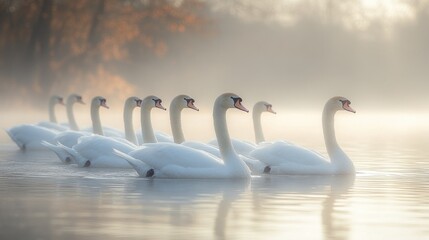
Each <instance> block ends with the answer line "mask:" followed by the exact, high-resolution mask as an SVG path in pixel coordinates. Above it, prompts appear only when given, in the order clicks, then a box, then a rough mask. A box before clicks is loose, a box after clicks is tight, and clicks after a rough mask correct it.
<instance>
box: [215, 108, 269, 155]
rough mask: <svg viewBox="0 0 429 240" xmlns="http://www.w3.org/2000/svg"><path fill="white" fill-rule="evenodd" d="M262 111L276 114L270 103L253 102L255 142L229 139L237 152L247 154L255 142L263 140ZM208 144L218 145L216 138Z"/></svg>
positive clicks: (252, 148)
mask: <svg viewBox="0 0 429 240" xmlns="http://www.w3.org/2000/svg"><path fill="white" fill-rule="evenodd" d="M264 112H270V113H273V114H276V112H274V111H273V109H272V105H271V104H269V103H267V102H265V101H260V102H257V103H255V105H254V106H253V112H252V117H253V129H254V131H255V142H256V144H253V143H251V142H248V141H244V140H238V139H231V141H232V145H233V146H234V149H235V151H236V152H237V153H239V154H242V155H245V156H247V155H249V153H250V152H251V151H253V150H255V149H256V147H257V144H260V143H263V142H265V137H264V133H263V132H262V125H261V115H262V113H264ZM209 144H211V145H213V146H217V145H218V144H217V141H216V140H213V141H211V142H210V143H209Z"/></svg>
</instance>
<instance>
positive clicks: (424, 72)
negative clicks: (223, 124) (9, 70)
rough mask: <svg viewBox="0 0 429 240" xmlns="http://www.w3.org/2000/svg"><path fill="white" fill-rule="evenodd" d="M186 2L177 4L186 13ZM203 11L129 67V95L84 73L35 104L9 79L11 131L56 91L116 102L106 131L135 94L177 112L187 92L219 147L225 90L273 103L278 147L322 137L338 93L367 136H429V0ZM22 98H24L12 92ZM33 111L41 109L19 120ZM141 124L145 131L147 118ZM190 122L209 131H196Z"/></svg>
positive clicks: (244, 119)
mask: <svg viewBox="0 0 429 240" xmlns="http://www.w3.org/2000/svg"><path fill="white" fill-rule="evenodd" d="M183 2H184V1H171V3H172V4H174V5H176V6H180V5H181V4H183ZM201 3H202V5H201V6H202V7H201V8H200V9H199V11H200V12H198V14H200V15H202V16H204V17H205V18H206V19H207V22H206V23H205V25H204V26H203V31H201V33H198V34H195V33H186V32H185V33H184V34H179V35H174V36H169V38H168V39H167V40H166V44H167V46H168V47H167V51H166V54H165V55H163V56H161V57H146V58H143V61H134V62H133V61H132V60H131V61H130V60H127V61H126V64H125V65H126V66H127V68H126V71H123V72H121V74H122V75H120V77H121V78H122V79H123V80H124V81H123V82H121V83H123V84H125V85H124V86H125V87H123V86H122V85H121V87H117V89H116V88H115V87H116V86H115V84H118V82H117V81H108V80H105V81H103V79H99V80H98V81H99V82H100V83H97V84H96V85H94V87H93V88H92V89H91V88H88V87H86V88H84V85H83V83H82V80H79V76H75V77H76V80H75V81H73V80H69V81H63V80H61V79H58V84H56V85H55V86H54V87H50V88H49V90H47V91H46V94H43V97H38V98H37V99H32V95H31V94H28V93H31V88H32V87H33V85H30V84H29V85H28V89H26V90H25V91H24V90H22V89H15V88H14V86H16V85H15V84H14V82H13V81H15V80H10V79H2V85H1V87H2V90H1V92H3V93H7V94H2V95H3V97H2V106H3V111H2V112H3V114H7V115H9V116H6V117H5V118H2V120H1V121H0V124H1V126H2V127H3V128H5V127H6V128H7V127H10V126H11V125H13V123H15V122H17V123H21V122H30V121H27V120H30V119H31V120H32V121H33V120H36V121H37V120H45V119H46V116H47V115H46V110H45V106H46V102H47V101H48V97H49V96H50V95H51V94H59V95H64V96H67V95H68V94H70V93H72V92H77V93H82V94H83V97H84V99H85V101H86V102H87V103H89V102H90V99H91V98H92V97H93V96H95V95H103V96H106V97H107V98H108V103H109V105H111V106H112V108H111V109H110V110H108V113H107V111H106V113H102V118H103V122H106V124H111V125H114V126H116V127H122V125H121V115H122V114H121V111H122V104H123V101H124V99H125V98H126V97H127V96H129V95H130V94H134V95H137V96H140V97H144V96H146V95H149V94H154V95H157V96H159V97H160V98H162V99H163V100H164V103H165V104H164V105H165V106H166V107H168V105H169V102H170V100H171V99H172V98H173V97H174V96H176V95H177V94H181V93H186V94H188V95H190V96H192V97H194V98H195V99H196V105H197V106H198V107H199V108H200V109H201V111H200V112H199V113H196V112H190V111H185V112H184V113H183V117H184V119H185V120H186V121H184V123H185V124H184V125H185V126H184V128H185V131H186V135H188V136H189V137H198V138H200V139H201V138H202V139H210V138H211V137H212V136H213V132H212V127H211V124H208V123H209V122H210V121H211V108H212V105H213V101H214V99H215V98H216V96H218V95H219V94H220V93H223V92H234V93H237V94H239V95H240V96H242V97H243V99H244V104H245V105H246V106H247V107H248V108H249V109H251V108H252V105H253V104H254V103H255V102H257V101H259V100H266V101H268V102H270V103H272V104H273V106H274V109H275V110H276V111H277V112H278V114H277V115H276V116H271V115H268V114H266V115H264V120H263V121H264V124H266V125H267V126H266V135H267V138H272V139H277V138H279V137H280V138H281V136H286V133H287V132H291V131H293V130H296V129H297V128H300V127H302V128H305V129H306V130H308V131H309V132H311V131H312V129H311V128H312V127H314V128H315V129H317V131H319V133H320V132H321V129H320V113H321V110H322V108H323V105H324V103H325V101H326V100H327V99H328V98H330V97H332V96H335V95H342V96H345V97H347V98H349V99H350V100H351V101H352V106H353V107H354V108H355V109H356V110H357V114H356V115H353V114H341V118H343V117H344V119H346V120H345V121H346V122H347V126H350V128H353V129H355V130H356V129H361V128H362V127H364V126H365V125H368V124H369V123H370V124H372V128H376V129H377V128H379V126H381V127H386V126H387V127H386V129H387V130H386V131H387V132H388V131H389V129H398V127H397V126H399V125H400V126H405V127H404V128H400V129H409V126H414V127H416V126H422V127H425V126H424V124H423V123H424V122H425V119H426V118H427V111H426V108H427V107H426V105H427V104H426V102H427V100H426V99H427V89H428V81H427V76H428V75H429V69H428V68H427V66H426V65H427V62H429V45H428V44H427V42H429V31H427V26H426V23H427V22H428V21H429V1H364V0H362V1H340V2H337V1H263V2H260V1H202V2H201ZM23 70H24V69H23ZM65 77H67V78H68V79H73V78H74V76H65ZM8 81H11V82H8ZM24 81H25V80H24ZM28 81H29V82H30V80H28ZM9 87H10V88H11V89H8V88H9ZM39 87H40V86H39ZM41 87H42V89H43V87H44V86H43V82H42V83H41ZM124 89H128V90H129V91H128V90H127V91H125V90H124ZM13 91H16V92H17V93H16V94H10V92H13ZM5 96H6V97H5ZM38 96H39V95H38ZM34 102H38V104H34ZM18 103H19V104H18ZM17 106H18V107H19V108H17ZM34 106H35V107H34ZM31 108H34V110H35V111H40V112H38V113H37V114H32V115H31V116H25V117H20V115H18V112H20V111H22V112H28V111H32V110H30V109H31ZM88 108H89V106H88V105H86V106H76V108H75V109H76V113H77V115H78V122H82V125H85V124H86V125H89V124H90V122H89V119H88V118H89V116H88V115H87V113H88V111H89V110H88ZM57 109H58V117H59V118H60V119H62V120H63V121H65V118H64V117H63V116H65V113H64V111H63V109H60V108H57ZM103 114H111V115H112V116H113V117H104V116H103ZM153 114H154V119H155V120H154V121H156V123H154V126H155V128H159V129H160V130H163V131H167V132H169V126H168V118H167V116H168V113H163V112H159V111H154V113H153ZM135 115H136V116H138V115H139V114H138V113H136V114H135ZM232 115H233V117H232V121H231V124H232V125H231V126H237V127H240V126H242V127H243V128H244V129H242V130H238V129H234V127H232V131H237V133H239V134H238V137H242V138H246V139H250V140H251V139H253V135H252V131H251V128H249V127H251V116H250V114H249V115H247V116H246V115H245V114H243V113H232ZM352 115H353V116H352ZM237 121H238V122H237ZM135 122H136V124H138V119H137V118H136V120H135ZM337 122H338V124H346V123H341V122H343V121H342V120H339V121H337ZM188 123H189V124H192V123H200V124H192V127H189V126H187V124H188ZM307 123H308V124H309V125H306V124H307ZM310 126H311V127H310ZM271 127H278V128H281V129H282V130H280V131H277V130H274V129H273V128H271ZM365 127H369V126H365ZM288 128H290V129H288ZM427 128H428V127H425V129H427ZM370 129H371V127H370ZM203 130H205V131H203ZM270 131H271V132H270ZM425 131H427V130H425ZM201 132H207V133H208V134H207V135H203V134H201ZM313 132H314V131H313ZM357 132H359V131H357ZM315 135H320V134H317V133H316V134H315Z"/></svg>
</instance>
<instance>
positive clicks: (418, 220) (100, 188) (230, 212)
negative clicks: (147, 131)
mask: <svg viewBox="0 0 429 240" xmlns="http://www.w3.org/2000/svg"><path fill="white" fill-rule="evenodd" d="M350 152H351V156H353V159H355V160H356V163H357V164H360V165H361V167H360V169H363V170H362V171H360V172H359V173H358V174H357V176H356V179H355V178H354V177H347V176H270V175H267V176H266V175H264V176H261V177H253V178H252V179H251V180H250V181H231V180H185V179H184V180H174V179H144V178H138V177H137V175H136V173H135V172H134V171H133V170H118V169H115V170H111V169H110V170H109V169H82V168H77V167H76V166H73V165H64V164H62V163H60V162H59V161H58V160H56V157H55V156H54V155H50V154H49V153H31V154H30V153H22V152H19V151H15V148H13V147H11V148H3V149H2V151H0V199H1V201H0V212H1V214H0V238H1V239H30V238H31V239H34V238H39V239H60V238H61V239H82V238H85V239H109V238H112V239H116V238H127V239H142V238H144V239H159V238H163V239H219V240H224V239H264V238H270V239H285V238H288V239H366V238H369V237H372V236H374V238H375V236H376V235H377V236H378V234H380V236H381V237H382V238H386V239H387V238H388V239H398V238H399V237H398V236H404V235H407V236H410V238H413V239H419V238H421V239H425V236H427V234H428V233H429V232H428V230H427V226H426V222H427V221H428V220H429V211H428V210H429V209H428V207H427V206H429V204H427V203H428V199H429V198H428V193H429V185H428V184H427V181H426V179H427V174H425V172H426V171H427V169H428V168H427V166H428V165H427V161H426V155H424V154H423V155H415V156H413V158H409V157H406V156H407V155H406V154H404V153H402V154H401V155H395V154H392V155H391V156H395V158H391V159H386V158H384V159H381V160H380V161H374V160H373V159H377V156H378V154H379V153H378V152H364V153H362V154H360V155H359V154H358V153H360V152H362V151H359V152H358V151H350ZM407 154H408V153H407ZM379 158H380V157H379ZM388 160H390V164H395V166H392V165H389V166H390V168H384V166H386V164H387V162H389V161H388ZM414 162H420V163H421V164H422V166H423V168H421V169H420V168H419V169H417V168H416V166H417V165H415V164H414ZM376 164H378V165H376ZM362 166H363V167H362ZM392 169H400V171H396V170H395V171H392ZM399 239H400V238H399Z"/></svg>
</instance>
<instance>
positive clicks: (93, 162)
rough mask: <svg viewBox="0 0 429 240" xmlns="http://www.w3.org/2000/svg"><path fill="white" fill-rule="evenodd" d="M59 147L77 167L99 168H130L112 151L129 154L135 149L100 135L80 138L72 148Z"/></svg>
mask: <svg viewBox="0 0 429 240" xmlns="http://www.w3.org/2000/svg"><path fill="white" fill-rule="evenodd" d="M60 146H61V147H62V148H63V149H64V150H65V151H66V152H67V153H68V154H70V155H71V156H72V157H73V159H74V161H75V162H76V163H77V165H78V166H79V167H99V168H103V167H106V168H130V165H129V164H128V163H127V162H126V161H124V160H123V159H122V158H120V157H118V156H116V155H115V154H113V149H118V150H120V151H123V152H130V151H132V150H134V149H135V148H136V146H134V147H132V146H130V145H129V144H126V143H124V142H121V141H118V140H116V139H114V138H110V137H104V136H100V135H93V136H88V137H82V138H81V139H80V142H79V143H78V144H76V145H75V146H73V148H68V147H66V146H63V145H60Z"/></svg>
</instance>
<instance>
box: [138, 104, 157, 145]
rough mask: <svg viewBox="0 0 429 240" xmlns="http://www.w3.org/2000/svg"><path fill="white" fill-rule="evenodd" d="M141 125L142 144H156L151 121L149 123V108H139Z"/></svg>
mask: <svg viewBox="0 0 429 240" xmlns="http://www.w3.org/2000/svg"><path fill="white" fill-rule="evenodd" d="M141 108H142V109H141V125H142V136H143V142H144V143H156V142H158V141H157V140H156V137H155V133H154V132H153V127H152V121H151V117H150V115H151V108H149V107H144V106H142V107H141Z"/></svg>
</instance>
